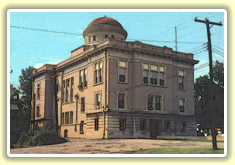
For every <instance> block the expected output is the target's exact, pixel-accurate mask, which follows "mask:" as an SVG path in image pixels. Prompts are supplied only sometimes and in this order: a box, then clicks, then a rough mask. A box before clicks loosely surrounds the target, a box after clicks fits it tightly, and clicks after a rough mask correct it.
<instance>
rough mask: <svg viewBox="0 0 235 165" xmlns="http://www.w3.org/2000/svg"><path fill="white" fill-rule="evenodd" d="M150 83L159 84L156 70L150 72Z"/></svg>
mask: <svg viewBox="0 0 235 165" xmlns="http://www.w3.org/2000/svg"><path fill="white" fill-rule="evenodd" d="M150 84H154V85H157V72H155V71H151V72H150Z"/></svg>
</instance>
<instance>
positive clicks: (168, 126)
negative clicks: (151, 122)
mask: <svg viewBox="0 0 235 165" xmlns="http://www.w3.org/2000/svg"><path fill="white" fill-rule="evenodd" d="M170 129H171V121H170V120H167V121H165V131H168V130H170Z"/></svg>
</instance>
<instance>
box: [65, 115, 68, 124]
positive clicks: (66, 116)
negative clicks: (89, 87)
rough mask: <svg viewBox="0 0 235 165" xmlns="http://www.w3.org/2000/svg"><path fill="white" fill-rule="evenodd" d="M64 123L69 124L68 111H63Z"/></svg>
mask: <svg viewBox="0 0 235 165" xmlns="http://www.w3.org/2000/svg"><path fill="white" fill-rule="evenodd" d="M65 124H69V112H65Z"/></svg>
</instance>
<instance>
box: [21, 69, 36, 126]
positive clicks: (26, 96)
mask: <svg viewBox="0 0 235 165" xmlns="http://www.w3.org/2000/svg"><path fill="white" fill-rule="evenodd" d="M33 69H34V68H33V67H32V66H29V67H28V68H25V69H22V70H21V75H20V76H19V82H20V86H19V89H18V90H19V92H20V105H19V107H20V113H19V116H18V118H19V119H20V120H21V127H23V128H24V130H27V129H28V128H29V120H30V112H31V100H32V79H31V76H32V74H33Z"/></svg>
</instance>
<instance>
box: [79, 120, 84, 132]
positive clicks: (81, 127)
mask: <svg viewBox="0 0 235 165" xmlns="http://www.w3.org/2000/svg"><path fill="white" fill-rule="evenodd" d="M83 125H84V121H81V123H80V134H84V129H83Z"/></svg>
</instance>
